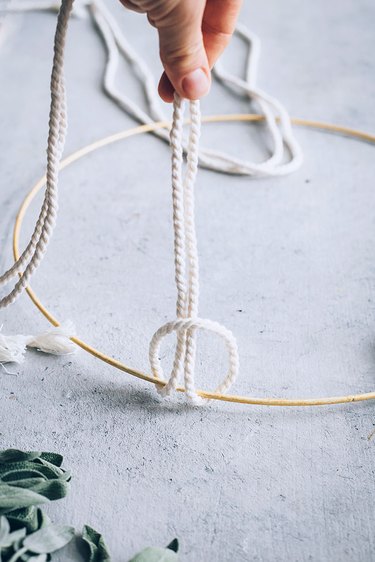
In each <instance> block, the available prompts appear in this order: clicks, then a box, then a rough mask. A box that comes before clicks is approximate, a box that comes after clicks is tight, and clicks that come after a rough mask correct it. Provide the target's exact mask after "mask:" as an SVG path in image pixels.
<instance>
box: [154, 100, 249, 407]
mask: <svg viewBox="0 0 375 562" xmlns="http://www.w3.org/2000/svg"><path fill="white" fill-rule="evenodd" d="M184 105H185V102H184V100H182V99H181V98H180V97H179V96H177V95H175V99H174V104H173V122H172V128H171V133H170V139H171V149H172V201H173V229H174V262H175V281H176V287H177V302H176V316H177V318H176V320H175V321H172V322H168V323H167V324H165V325H164V326H162V327H161V328H159V330H157V332H155V334H154V336H153V337H152V339H151V343H150V348H149V358H150V365H151V370H152V373H153V375H154V376H155V377H156V378H159V379H163V378H164V377H163V370H162V368H161V365H160V360H159V352H160V345H161V341H162V339H163V338H164V337H165V336H166V335H167V334H170V333H172V332H173V331H174V332H176V335H177V344H176V352H175V357H174V362H173V367H172V372H171V375H170V377H169V380H168V383H167V384H166V385H162V386H160V385H157V389H158V392H159V393H160V394H161V395H162V396H168V395H170V394H171V393H172V392H173V391H175V390H176V388H177V384H178V381H179V378H180V376H181V372H182V371H183V373H184V383H185V392H186V395H187V397H188V399H189V400H190V401H192V402H193V403H195V404H199V403H201V402H202V398H201V397H200V396H198V394H197V393H196V389H195V381H194V370H195V355H196V330H197V329H205V330H209V331H212V332H215V333H217V334H218V335H220V336H221V337H222V338H223V339H224V341H225V344H226V347H227V349H228V355H229V369H228V372H227V375H226V377H225V379H224V381H223V382H222V383H221V384H220V385H219V387H218V389H217V390H216V391H217V392H222V393H224V392H225V391H226V390H227V389H228V388H229V387H230V385H231V384H232V383H233V381H234V380H235V378H236V376H237V374H238V368H239V359H238V350H237V343H236V340H235V338H234V336H233V334H232V333H231V332H230V331H229V330H227V329H226V328H224V327H223V326H221V325H220V324H218V323H217V322H213V321H212V320H206V319H203V318H199V317H198V308H199V260H198V250H197V239H196V231H195V208H194V184H195V179H196V175H197V169H198V148H199V137H200V122H201V116H200V109H199V101H192V102H190V103H189V108H190V133H189V140H188V150H187V169H186V173H185V176H184V177H183V170H182V168H183V148H182V138H183V116H184Z"/></svg>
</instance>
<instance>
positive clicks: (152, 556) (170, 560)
mask: <svg viewBox="0 0 375 562" xmlns="http://www.w3.org/2000/svg"><path fill="white" fill-rule="evenodd" d="M177 560H178V554H176V552H174V551H173V550H171V549H170V548H157V547H148V548H145V549H144V550H142V552H140V553H139V554H136V555H135V556H134V558H132V559H131V560H130V561H129V562H176V561H177Z"/></svg>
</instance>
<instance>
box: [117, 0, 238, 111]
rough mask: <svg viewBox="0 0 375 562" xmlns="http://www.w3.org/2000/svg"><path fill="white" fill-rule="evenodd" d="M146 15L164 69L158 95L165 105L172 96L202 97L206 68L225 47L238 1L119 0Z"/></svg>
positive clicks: (207, 82)
mask: <svg viewBox="0 0 375 562" xmlns="http://www.w3.org/2000/svg"><path fill="white" fill-rule="evenodd" d="M121 2H122V3H123V4H124V5H125V6H126V7H127V8H130V9H132V10H135V11H140V12H144V13H147V17H148V19H149V21H150V23H151V24H152V25H153V26H155V27H156V28H157V30H158V33H159V44H160V57H161V60H162V63H163V66H164V69H165V72H164V73H163V75H162V77H161V79H160V83H159V94H160V96H161V98H162V99H163V100H164V101H166V102H171V101H172V100H173V95H174V92H175V91H177V93H178V94H179V95H180V96H182V97H184V98H188V99H199V98H201V97H203V96H204V95H206V94H207V93H208V91H209V88H210V84H211V73H210V68H211V67H212V66H213V65H214V64H215V62H216V60H217V59H218V57H219V56H220V54H221V53H222V52H223V51H224V49H225V47H226V46H227V45H228V43H229V41H230V38H231V36H232V34H233V31H234V29H235V25H236V21H237V16H238V13H239V11H240V7H241V4H242V0H163V1H157V0H121Z"/></svg>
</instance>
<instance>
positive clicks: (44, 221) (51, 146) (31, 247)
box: [0, 0, 74, 309]
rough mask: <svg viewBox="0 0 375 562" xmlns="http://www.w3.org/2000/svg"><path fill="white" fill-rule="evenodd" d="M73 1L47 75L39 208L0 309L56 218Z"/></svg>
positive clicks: (36, 260) (67, 2)
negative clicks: (48, 104)
mask: <svg viewBox="0 0 375 562" xmlns="http://www.w3.org/2000/svg"><path fill="white" fill-rule="evenodd" d="M73 1H74V0H63V2H62V4H61V9H60V11H59V14H58V19H57V26H56V34H55V41H54V57H53V65H52V75H51V107H50V117H49V133H48V141H47V173H46V176H47V182H46V190H45V196H44V201H43V205H42V208H41V211H40V214H39V217H38V220H37V222H36V225H35V228H34V232H33V234H32V236H31V239H30V242H29V243H28V245H27V247H26V249H25V250H24V252H23V253H22V254H21V256H20V258H19V259H18V260H17V261H16V262H15V263H14V265H13V266H12V267H11V268H10V269H9V270H8V271H6V272H5V273H4V274H3V275H2V276H1V277H0V287H1V286H3V285H5V284H7V283H8V282H9V281H10V280H11V279H13V278H14V277H15V276H17V274H22V275H21V276H20V278H19V280H18V281H17V283H16V284H15V286H14V288H13V289H12V290H11V291H10V292H9V293H8V294H7V295H6V296H4V297H2V298H1V299H0V309H1V308H6V307H7V306H8V305H10V304H12V303H13V302H14V301H15V300H16V299H17V298H18V296H19V295H20V294H21V293H22V291H23V290H24V289H25V287H26V286H27V285H28V282H29V280H30V278H31V276H32V274H33V273H34V271H35V270H36V269H37V267H38V266H39V264H40V262H41V261H42V259H43V256H44V254H45V252H46V249H47V245H48V242H49V240H50V238H51V235H52V232H53V229H54V226H55V223H56V214H57V192H58V172H59V164H60V160H61V156H62V153H63V149H64V144H65V136H66V129H67V121H66V100H65V86H64V72H63V71H64V49H65V38H66V31H67V26H68V20H69V16H70V13H71V11H72V7H73Z"/></svg>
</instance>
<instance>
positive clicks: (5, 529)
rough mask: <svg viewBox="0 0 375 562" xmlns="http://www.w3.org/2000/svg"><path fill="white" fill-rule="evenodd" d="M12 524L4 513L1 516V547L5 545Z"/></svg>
mask: <svg viewBox="0 0 375 562" xmlns="http://www.w3.org/2000/svg"><path fill="white" fill-rule="evenodd" d="M9 533H10V525H9V522H8V519H7V518H6V517H4V515H2V516H1V517H0V547H2V546H4V542H5V540H6V539H7V537H8V536H9Z"/></svg>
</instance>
